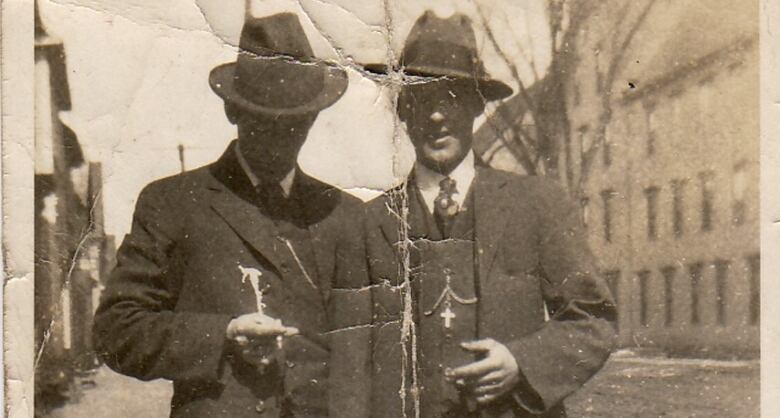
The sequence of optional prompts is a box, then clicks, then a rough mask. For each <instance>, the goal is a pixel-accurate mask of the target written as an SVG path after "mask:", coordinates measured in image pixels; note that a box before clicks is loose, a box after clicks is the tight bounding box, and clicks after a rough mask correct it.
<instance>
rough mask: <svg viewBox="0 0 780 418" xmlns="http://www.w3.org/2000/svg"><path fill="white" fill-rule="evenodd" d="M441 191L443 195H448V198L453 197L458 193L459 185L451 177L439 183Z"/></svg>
mask: <svg viewBox="0 0 780 418" xmlns="http://www.w3.org/2000/svg"><path fill="white" fill-rule="evenodd" d="M439 190H440V192H441V193H444V194H446V195H447V196H452V195H453V194H455V193H457V192H458V188H457V184H456V183H455V180H453V179H452V178H450V177H445V178H443V179H441V181H440V182H439Z"/></svg>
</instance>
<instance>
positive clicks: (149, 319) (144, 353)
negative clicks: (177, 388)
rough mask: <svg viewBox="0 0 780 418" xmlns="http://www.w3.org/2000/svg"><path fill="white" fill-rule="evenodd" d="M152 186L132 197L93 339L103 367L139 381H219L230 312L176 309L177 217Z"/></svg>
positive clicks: (162, 193) (166, 194) (165, 193)
mask: <svg viewBox="0 0 780 418" xmlns="http://www.w3.org/2000/svg"><path fill="white" fill-rule="evenodd" d="M159 186H160V185H159V183H153V184H152V185H150V186H147V188H145V189H144V190H143V191H142V192H141V195H140V196H139V198H138V203H137V204H136V209H135V213H134V215H133V224H132V229H131V232H130V234H128V235H127V236H126V237H125V239H124V241H123V243H122V245H121V247H120V248H119V250H118V252H117V265H116V267H115V268H114V270H113V271H112V273H111V275H110V277H109V279H108V282H107V284H106V288H105V290H104V291H103V294H102V296H101V301H100V305H99V307H98V309H97V312H96V313H95V321H94V329H93V336H94V339H95V345H96V348H97V350H98V354H99V355H100V357H101V358H102V359H103V360H104V361H105V362H106V364H107V365H108V366H109V367H111V368H112V369H113V370H115V371H117V372H119V373H122V374H125V375H128V376H132V377H136V378H138V379H141V380H151V379H156V378H164V379H170V380H197V381H214V380H218V379H219V376H220V369H221V367H222V358H223V351H224V349H225V344H226V338H225V331H226V329H227V324H228V323H229V322H230V320H231V318H230V317H229V316H226V315H217V314H208V313H196V312H181V311H176V310H175V307H176V302H177V299H178V292H179V288H180V284H181V281H182V277H180V274H179V273H178V271H179V270H178V268H177V264H181V262H180V260H177V259H176V257H175V256H174V254H176V251H177V248H176V240H177V236H178V234H179V231H180V223H181V222H180V219H181V216H180V214H179V213H176V212H173V211H171V210H170V209H168V208H167V207H166V206H167V205H166V203H167V200H166V199H169V198H170V196H171V194H170V192H168V191H166V190H165V189H164V188H162V187H159Z"/></svg>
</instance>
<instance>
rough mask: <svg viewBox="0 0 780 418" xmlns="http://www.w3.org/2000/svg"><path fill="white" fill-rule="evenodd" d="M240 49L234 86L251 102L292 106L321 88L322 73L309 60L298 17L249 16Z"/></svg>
mask: <svg viewBox="0 0 780 418" xmlns="http://www.w3.org/2000/svg"><path fill="white" fill-rule="evenodd" d="M239 48H240V51H239V54H238V61H237V64H236V72H235V75H234V77H235V84H236V89H237V90H238V92H239V93H240V94H242V95H243V96H244V97H246V98H247V99H249V100H250V101H252V102H254V103H258V104H261V105H263V106H269V107H280V108H293V107H298V106H302V105H304V104H306V103H308V102H310V101H312V100H314V99H315V98H316V97H317V95H319V93H320V91H322V88H323V84H324V77H325V74H324V73H323V71H322V68H321V67H318V66H316V65H311V63H310V61H311V60H312V56H313V52H312V49H311V45H309V40H308V39H307V38H306V33H304V31H303V27H301V23H300V22H299V21H298V16H296V15H294V14H292V13H279V14H276V15H272V16H268V17H263V18H251V19H248V20H247V21H246V23H245V24H244V28H243V29H242V30H241V40H240V41H239ZM307 61H309V62H307Z"/></svg>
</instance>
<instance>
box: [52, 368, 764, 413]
mask: <svg viewBox="0 0 780 418" xmlns="http://www.w3.org/2000/svg"><path fill="white" fill-rule="evenodd" d="M81 387H82V389H81V393H80V394H79V395H80V396H78V397H77V398H76V399H72V400H71V402H70V403H68V404H67V405H66V406H65V407H63V408H60V409H57V410H55V411H54V412H53V413H51V414H49V417H52V418H82V417H90V418H92V417H94V418H103V417H106V418H141V417H143V418H156V417H167V416H168V413H169V402H170V397H171V385H170V384H169V383H167V382H163V381H156V382H140V381H138V380H135V379H131V378H127V377H123V376H120V375H118V374H116V373H114V372H112V371H110V370H109V369H107V368H105V367H104V368H101V369H99V370H98V372H97V373H96V374H95V375H94V376H91V377H90V378H88V379H86V380H85V379H82V384H81ZM566 405H567V407H568V411H569V416H570V417H572V418H574V417H588V418H590V417H593V418H596V417H599V418H602V417H605V418H630V417H648V418H649V417H652V418H655V417H673V418H677V417H679V418H683V417H685V418H687V417H707V418H710V417H712V418H727V417H728V418H731V417H735V418H750V417H758V416H759V412H758V411H759V362H758V361H714V360H690V359H669V358H653V357H637V356H633V355H630V354H629V355H625V354H624V355H613V358H611V359H610V361H609V362H608V363H607V365H606V366H605V367H604V369H603V370H602V371H601V372H600V373H599V374H598V375H597V376H596V377H595V378H594V379H593V380H591V381H590V382H588V384H587V385H586V386H585V387H584V388H583V390H581V391H579V392H578V393H577V394H575V395H574V396H572V397H571V398H569V399H568V400H567V402H566Z"/></svg>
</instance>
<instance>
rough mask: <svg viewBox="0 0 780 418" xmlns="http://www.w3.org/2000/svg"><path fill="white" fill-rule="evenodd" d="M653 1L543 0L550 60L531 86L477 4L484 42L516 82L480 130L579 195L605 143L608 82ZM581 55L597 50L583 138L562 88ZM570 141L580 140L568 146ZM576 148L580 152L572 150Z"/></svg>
mask: <svg viewBox="0 0 780 418" xmlns="http://www.w3.org/2000/svg"><path fill="white" fill-rule="evenodd" d="M656 1H657V0H641V1H639V2H631V1H628V0H610V1H606V2H605V1H599V0H548V1H547V4H546V11H547V13H546V14H547V23H548V27H549V30H550V33H549V37H550V54H551V57H552V59H551V62H550V66H549V69H548V71H547V72H546V73H545V75H544V76H543V77H541V78H538V77H537V79H536V80H534V83H533V84H532V85H531V86H526V84H525V83H524V82H523V80H522V79H521V78H520V75H519V72H518V70H517V67H516V65H515V64H514V63H513V61H512V60H511V59H509V57H508V56H507V55H506V54H505V52H504V50H503V49H502V47H501V45H500V44H499V42H498V41H497V40H496V37H495V34H494V33H493V31H492V30H491V27H490V22H489V21H488V19H487V18H486V16H485V14H484V13H483V10H482V9H481V8H480V7H479V5H477V11H478V14H479V17H480V19H481V23H482V25H483V26H484V28H485V30H486V34H487V37H488V40H489V42H490V43H491V44H492V46H493V48H494V49H495V50H496V51H497V52H498V54H499V56H500V57H501V58H502V59H503V61H504V62H505V64H506V65H507V66H508V67H509V69H510V73H511V74H512V77H513V79H514V81H515V82H516V83H517V84H518V86H519V91H518V94H517V96H516V97H513V98H511V99H509V100H508V101H507V102H505V103H504V104H502V105H500V106H499V107H498V108H497V109H496V111H495V112H494V113H493V114H492V115H491V117H490V118H488V121H487V122H486V126H485V128H486V129H488V130H489V131H492V135H490V136H491V137H493V138H495V139H494V141H495V140H497V141H500V142H501V143H500V144H499V148H501V149H506V150H508V151H509V152H510V153H511V154H512V156H513V157H514V158H515V159H516V160H517V161H518V163H519V164H520V165H521V166H522V167H523V169H524V170H525V171H526V172H527V173H528V174H531V175H547V176H551V177H554V178H556V179H559V180H560V181H561V182H562V183H563V184H564V185H565V186H566V187H567V188H568V190H569V191H570V193H571V195H572V196H573V197H575V198H579V197H580V195H581V193H582V188H583V187H584V185H585V183H586V182H587V180H588V177H589V175H590V173H591V171H592V167H593V161H594V160H595V159H596V156H597V154H598V153H599V151H600V150H601V149H602V148H603V147H604V144H605V142H606V138H607V127H608V125H609V123H610V122H611V120H612V114H613V107H614V103H615V100H616V99H619V96H620V95H619V94H618V90H617V89H616V88H615V87H616V82H617V81H618V79H619V75H620V72H621V70H622V69H623V66H624V64H625V61H626V51H627V50H628V49H629V48H630V46H631V43H632V41H633V40H634V38H635V37H636V34H637V32H638V31H639V29H640V28H641V27H642V25H643V24H644V23H645V21H646V19H647V16H648V14H649V12H650V10H651V9H652V7H653V5H654V4H655V3H656ZM586 35H587V36H589V37H591V38H592V40H591V41H588V42H584V41H583V40H582V37H583V36H586ZM585 54H595V56H596V59H595V63H596V65H592V66H591V67H589V68H588V71H591V70H592V72H593V74H591V75H592V77H593V78H594V79H595V80H596V82H595V90H596V91H595V97H596V100H595V101H594V103H593V106H594V110H595V111H594V112H593V115H594V116H593V121H592V123H591V126H592V127H593V128H592V135H591V138H592V140H591V141H589V143H584V142H585V141H584V140H583V139H582V138H583V137H584V136H582V135H577V133H576V132H573V130H572V127H571V126H570V124H569V117H568V111H569V110H570V109H569V106H570V104H571V103H572V97H570V96H571V94H572V93H571V91H572V89H571V88H569V87H570V86H576V85H578V84H579V83H580V82H581V80H579V79H578V77H579V76H578V73H577V71H576V70H577V69H578V66H580V64H581V61H582V57H583V56H585ZM531 64H532V65H533V63H531ZM574 141H580V142H579V143H578V144H576V145H577V146H574ZM493 145H494V148H497V147H495V144H493ZM577 151H579V155H575V153H576V152H577Z"/></svg>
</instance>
